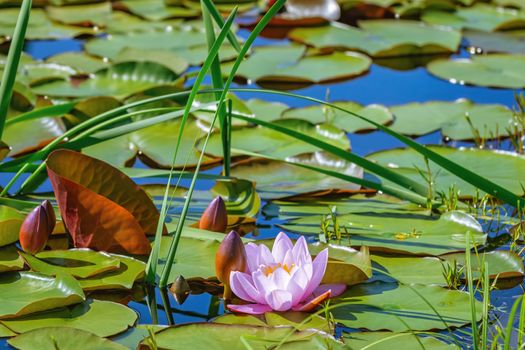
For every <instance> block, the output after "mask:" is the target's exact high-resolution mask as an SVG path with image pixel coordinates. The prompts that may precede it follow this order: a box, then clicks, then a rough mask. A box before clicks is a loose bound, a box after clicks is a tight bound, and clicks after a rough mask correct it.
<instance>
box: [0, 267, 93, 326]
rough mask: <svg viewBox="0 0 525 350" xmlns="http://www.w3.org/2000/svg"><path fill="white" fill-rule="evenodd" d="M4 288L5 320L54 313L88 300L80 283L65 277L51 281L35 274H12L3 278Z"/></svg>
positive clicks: (0, 294) (0, 313)
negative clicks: (85, 298) (59, 308)
mask: <svg viewBox="0 0 525 350" xmlns="http://www.w3.org/2000/svg"><path fill="white" fill-rule="evenodd" d="M0 285H1V288H0V298H1V299H2V300H3V302H2V304H1V305H0V318H1V319H6V318H13V317H17V316H22V315H27V314H31V313H34V312H38V311H45V310H50V309H54V308H57V307H62V306H67V305H71V304H76V303H79V302H82V301H83V300H84V292H82V288H80V285H79V284H78V282H77V281H76V280H75V279H74V278H73V277H71V276H70V275H67V274H62V273H58V274H57V276H56V277H50V276H46V275H43V274H39V273H35V272H8V273H3V274H1V275H0ZM9 328H11V327H9ZM11 329H12V328H11Z"/></svg>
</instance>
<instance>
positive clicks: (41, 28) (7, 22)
mask: <svg viewBox="0 0 525 350" xmlns="http://www.w3.org/2000/svg"><path fill="white" fill-rule="evenodd" d="M19 12H20V10H19V9H18V8H16V7H15V8H5V9H0V37H2V36H5V37H11V35H13V31H14V28H15V24H16V20H17V18H18V13H19ZM83 34H85V35H92V34H94V31H93V29H92V28H89V27H74V26H68V25H63V24H59V23H54V22H53V21H51V20H50V19H49V18H48V17H47V16H46V13H45V11H44V10H43V9H38V8H34V9H31V17H30V19H29V25H28V27H27V32H26V36H25V37H26V39H32V40H38V39H66V38H71V37H76V36H79V35H83Z"/></svg>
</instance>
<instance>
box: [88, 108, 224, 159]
mask: <svg viewBox="0 0 525 350" xmlns="http://www.w3.org/2000/svg"><path fill="white" fill-rule="evenodd" d="M180 125H181V121H180V118H178V119H175V120H172V121H168V122H164V123H159V124H156V125H153V126H150V127H147V128H144V129H142V130H138V131H135V132H132V133H129V134H127V135H124V136H120V137H117V138H114V139H111V140H108V141H104V142H102V143H99V144H97V145H94V146H90V147H86V148H84V149H83V152H84V153H86V154H88V155H90V156H92V157H95V158H98V159H101V160H104V161H106V162H108V163H110V164H112V165H114V166H124V165H127V164H129V163H133V160H134V158H135V156H136V155H137V154H139V155H140V158H141V160H142V161H143V162H145V163H146V164H148V165H150V166H152V167H161V168H170V167H171V164H172V161H173V152H175V145H176V142H177V140H176V137H174V136H173V135H178V133H179V128H180ZM205 135H206V134H205V132H204V131H203V130H202V129H201V128H200V126H199V124H198V122H197V119H195V118H193V117H190V118H188V120H187V122H186V126H185V127H184V133H183V135H182V137H183V139H182V141H181V145H180V148H179V155H178V156H177V159H176V161H175V168H182V167H194V166H195V165H196V164H197V162H198V160H199V157H200V152H199V151H198V150H197V149H196V148H195V147H194V144H195V141H196V140H197V139H198V138H199V137H202V136H205ZM116 150H118V152H116ZM217 163H218V159H217V158H214V157H209V156H204V158H203V161H202V165H203V166H209V165H212V164H217Z"/></svg>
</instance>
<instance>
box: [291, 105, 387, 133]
mask: <svg viewBox="0 0 525 350" xmlns="http://www.w3.org/2000/svg"><path fill="white" fill-rule="evenodd" d="M333 104H335V105H336V106H338V107H341V108H344V109H346V110H349V111H351V112H354V113H356V114H359V115H361V116H363V117H366V118H368V119H371V120H373V121H375V122H377V123H379V124H389V123H391V122H392V121H393V120H394V117H393V116H392V113H390V111H389V110H388V109H387V108H386V107H384V106H381V105H376V104H372V105H368V106H362V105H360V104H359V103H356V102H350V101H341V102H333ZM282 118H283V119H289V118H291V119H301V120H306V121H309V122H310V123H313V124H321V123H327V124H331V125H333V126H335V127H337V128H339V129H342V130H344V131H346V132H361V131H370V130H374V129H375V127H374V126H373V125H371V124H370V123H367V122H365V121H364V120H361V119H359V118H357V117H354V116H352V115H350V114H348V113H345V112H342V111H339V110H337V109H333V108H330V107H327V106H321V105H313V106H308V107H303V108H292V109H289V110H287V111H285V112H284V113H283V114H282Z"/></svg>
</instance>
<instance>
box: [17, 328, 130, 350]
mask: <svg viewBox="0 0 525 350" xmlns="http://www.w3.org/2000/svg"><path fill="white" fill-rule="evenodd" d="M8 342H9V345H11V346H13V347H14V348H16V349H20V350H30V349H37V348H38V349H40V350H56V349H60V350H75V349H104V350H126V349H127V348H126V347H125V346H122V345H120V344H117V343H114V342H112V341H110V340H108V339H104V338H101V337H99V336H97V335H95V334H93V333H90V332H86V331H83V330H80V329H75V328H68V327H48V328H39V329H35V330H32V331H29V332H27V333H24V334H21V335H19V336H17V337H15V338H13V339H9V340H8Z"/></svg>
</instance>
